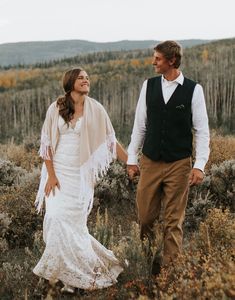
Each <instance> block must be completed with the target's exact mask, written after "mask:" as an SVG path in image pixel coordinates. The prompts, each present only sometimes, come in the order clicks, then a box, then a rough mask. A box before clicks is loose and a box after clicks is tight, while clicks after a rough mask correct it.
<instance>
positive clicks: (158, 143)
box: [127, 41, 209, 274]
mask: <svg viewBox="0 0 235 300" xmlns="http://www.w3.org/2000/svg"><path fill="white" fill-rule="evenodd" d="M154 50H155V51H154V55H153V63H152V64H153V66H154V68H155V71H156V72H157V73H159V74H161V76H157V77H153V78H150V79H148V80H146V81H145V82H144V83H143V86H142V90H141V92H140V97H139V101H138V104H137V108H136V115H135V121H134V127H133V132H132V135H131V143H130V145H129V147H128V161H127V172H128V174H129V176H130V178H133V177H134V176H135V175H138V173H139V167H138V164H137V154H138V151H139V149H140V148H141V147H142V156H141V159H140V179H139V183H138V187H137V200H136V201H137V208H138V217H139V222H140V228H141V238H142V239H143V238H144V237H148V238H150V239H151V238H153V236H154V233H153V224H154V221H155V220H156V219H157V218H158V217H159V214H160V210H161V209H162V211H163V220H164V233H163V236H164V240H163V259H162V262H161V264H162V266H166V265H167V264H169V263H170V262H171V261H173V260H174V258H175V257H176V256H177V255H178V254H179V253H181V251H182V239H183V231H182V223H183V220H184V216H185V209H186V204H187V198H188V189H189V186H192V185H197V184H200V183H201V182H202V180H203V174H204V173H203V172H204V167H205V164H206V162H207V160H208V157H209V128H208V117H207V112H206V106H205V99H204V94H203V89H202V87H201V85H199V84H197V83H196V82H194V81H192V80H189V79H187V78H185V77H184V76H183V74H182V72H181V71H180V70H179V66H180V63H181V57H182V50H181V46H180V45H179V44H178V43H176V42H175V41H165V42H162V43H160V44H158V45H157V46H156V47H155V48H154ZM192 130H194V131H195V151H196V159H195V163H194V165H193V168H192V163H191V156H192V139H193V136H192ZM159 270H160V266H159V261H157V257H156V258H155V260H153V266H152V273H153V274H158V273H159Z"/></svg>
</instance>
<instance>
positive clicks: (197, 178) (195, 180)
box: [189, 168, 204, 186]
mask: <svg viewBox="0 0 235 300" xmlns="http://www.w3.org/2000/svg"><path fill="white" fill-rule="evenodd" d="M203 178H204V174H203V172H202V171H201V170H199V169H195V168H194V169H192V170H191V173H190V175H189V185H190V186H192V185H198V184H200V183H202V180H203Z"/></svg>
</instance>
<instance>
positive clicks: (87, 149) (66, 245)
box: [33, 68, 127, 293]
mask: <svg viewBox="0 0 235 300" xmlns="http://www.w3.org/2000/svg"><path fill="white" fill-rule="evenodd" d="M63 88H64V91H65V95H64V96H60V97H59V98H58V99H57V100H56V101H55V102H53V103H52V104H51V105H50V107H49V108H48V111H47V114H46V118H45V121H44V124H43V127H42V134H41V146H40V156H41V157H42V158H43V159H44V164H43V167H42V172H41V181H40V185H39V190H38V194H37V198H36V205H37V210H38V211H40V210H41V207H42V204H43V201H44V198H45V203H46V213H45V217H44V222H43V239H44V241H45V244H46V247H45V250H44V253H43V255H42V257H41V259H40V260H39V262H38V264H37V265H36V267H35V268H34V269H33V272H34V273H35V274H36V275H38V276H40V277H44V278H46V279H48V280H50V281H58V280H61V281H62V282H63V283H64V288H63V289H62V290H63V291H67V292H71V293H72V292H74V289H75V287H77V288H81V289H99V288H104V287H108V286H110V285H113V284H114V283H116V282H117V277H118V275H119V274H120V272H122V270H123V269H122V267H121V266H120V263H119V261H118V260H117V258H116V257H115V256H114V254H113V252H112V251H110V250H108V249H106V248H105V247H104V246H103V245H101V244H100V243H99V242H98V241H97V240H96V239H95V238H94V237H92V236H91V235H90V234H89V232H88V228H87V217H88V214H89V212H90V211H91V209H92V202H93V194H94V184H95V182H96V180H97V179H98V178H99V177H101V176H102V175H104V174H105V172H106V170H107V169H108V167H109V165H110V163H111V161H112V160H113V159H114V158H116V156H117V157H118V158H119V159H120V160H121V161H123V162H126V160H127V154H126V151H125V150H124V149H123V148H122V146H121V145H120V144H119V143H118V142H117V140H116V138H115V132H114V130H113V127H112V124H111V122H110V119H109V117H108V115H107V113H106V111H105V109H104V107H103V106H102V105H101V104H100V103H99V102H97V101H96V100H94V99H92V98H90V97H88V93H89V89H90V81H89V77H88V75H87V73H86V72H85V71H84V70H82V69H79V68H74V69H71V70H69V71H67V72H66V73H65V74H64V76H63Z"/></svg>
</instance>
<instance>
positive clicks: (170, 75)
mask: <svg viewBox="0 0 235 300" xmlns="http://www.w3.org/2000/svg"><path fill="white" fill-rule="evenodd" d="M162 75H163V77H164V78H165V79H166V80H168V81H173V80H175V79H176V78H177V77H179V75H180V70H179V69H171V70H169V71H168V72H166V73H165V74H162Z"/></svg>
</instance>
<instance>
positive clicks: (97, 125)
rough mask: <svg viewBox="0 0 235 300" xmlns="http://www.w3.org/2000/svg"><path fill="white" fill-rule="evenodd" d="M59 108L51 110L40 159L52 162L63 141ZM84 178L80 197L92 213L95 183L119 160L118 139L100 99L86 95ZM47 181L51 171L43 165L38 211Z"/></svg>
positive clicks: (83, 125) (82, 164) (82, 178)
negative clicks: (98, 100) (61, 140)
mask: <svg viewBox="0 0 235 300" xmlns="http://www.w3.org/2000/svg"><path fill="white" fill-rule="evenodd" d="M58 118H59V109H58V107H57V104H56V101H55V102H53V103H52V104H51V105H50V107H49V108H48V110H47V114H46V119H45V121H44V124H43V127H42V132H41V146H40V150H39V153H40V156H41V157H42V158H43V159H44V160H48V159H49V160H50V156H49V149H50V150H51V153H52V157H53V155H54V154H55V152H56V146H57V143H58V140H59V132H58ZM80 143H81V147H80V175H81V192H80V195H78V197H81V199H80V200H81V201H83V202H84V201H88V203H89V205H88V211H87V213H88V214H89V212H90V210H91V208H92V202H93V194H94V184H95V182H96V181H97V180H98V179H99V178H100V177H102V176H103V175H104V174H105V173H106V171H107V169H108V167H109V165H110V163H111V162H112V160H113V159H114V158H116V138H115V132H114V129H113V126H112V124H111V121H110V119H109V117H108V114H107V112H106V111H105V109H104V107H103V106H102V105H101V104H100V103H99V102H97V101H96V100H94V99H92V98H90V97H88V96H86V98H85V102H84V112H83V121H82V123H81V135H80ZM46 181H47V169H46V166H45V163H43V166H42V171H41V180H40V185H39V189H38V193H37V197H36V201H35V205H36V208H37V211H38V212H40V210H41V207H42V204H43V201H44V198H45V193H44V189H45V185H46Z"/></svg>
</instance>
